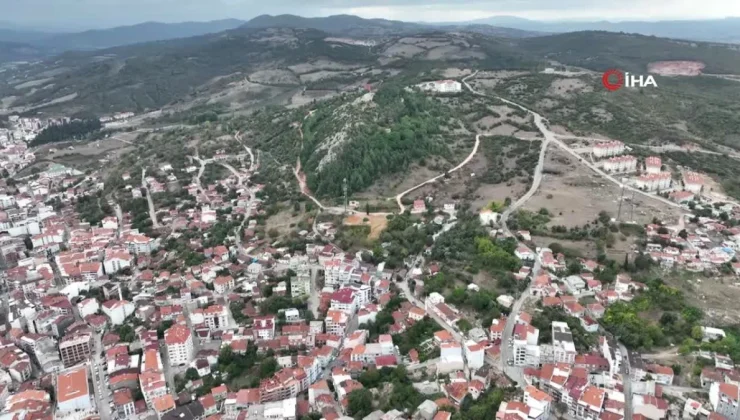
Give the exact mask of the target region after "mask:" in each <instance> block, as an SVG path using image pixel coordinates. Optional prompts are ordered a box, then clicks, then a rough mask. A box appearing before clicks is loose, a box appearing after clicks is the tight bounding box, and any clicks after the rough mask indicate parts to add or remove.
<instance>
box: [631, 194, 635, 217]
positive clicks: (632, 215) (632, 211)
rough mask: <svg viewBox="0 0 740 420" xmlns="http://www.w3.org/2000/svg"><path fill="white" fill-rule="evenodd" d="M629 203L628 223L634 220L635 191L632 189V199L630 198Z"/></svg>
mask: <svg viewBox="0 0 740 420" xmlns="http://www.w3.org/2000/svg"><path fill="white" fill-rule="evenodd" d="M630 204H631V205H632V207H630V223H631V222H632V221H634V220H635V218H634V215H635V192H634V191H632V199H631V200H630Z"/></svg>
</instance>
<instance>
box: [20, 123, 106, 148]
mask: <svg viewBox="0 0 740 420" xmlns="http://www.w3.org/2000/svg"><path fill="white" fill-rule="evenodd" d="M101 127H102V126H101V124H100V120H99V119H97V118H91V119H85V120H72V121H69V122H65V123H62V124H54V125H50V126H48V127H46V128H45V129H43V130H42V131H41V132H40V133H39V134H38V135H37V136H36V138H35V139H33V140H32V141H31V143H29V144H30V145H31V146H38V145H41V144H46V143H57V142H60V141H67V140H79V139H82V138H84V137H85V136H87V135H88V134H90V133H93V132H95V131H98V130H100V128H101Z"/></svg>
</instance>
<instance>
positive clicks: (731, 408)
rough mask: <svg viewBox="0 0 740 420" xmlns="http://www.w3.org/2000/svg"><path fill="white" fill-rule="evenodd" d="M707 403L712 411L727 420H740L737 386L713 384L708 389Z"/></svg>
mask: <svg viewBox="0 0 740 420" xmlns="http://www.w3.org/2000/svg"><path fill="white" fill-rule="evenodd" d="M709 402H710V403H711V404H712V407H713V408H714V411H716V412H717V413H719V414H721V415H723V416H725V417H726V418H728V419H733V420H737V419H740V389H738V386H737V385H734V384H729V383H724V382H714V383H712V385H711V386H710V387H709Z"/></svg>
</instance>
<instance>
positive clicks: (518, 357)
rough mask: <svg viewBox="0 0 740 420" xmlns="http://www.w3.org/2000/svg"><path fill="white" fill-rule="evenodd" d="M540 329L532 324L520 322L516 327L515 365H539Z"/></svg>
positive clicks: (514, 335) (514, 336) (514, 337)
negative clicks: (538, 342)
mask: <svg viewBox="0 0 740 420" xmlns="http://www.w3.org/2000/svg"><path fill="white" fill-rule="evenodd" d="M539 337H540V331H539V330H538V329H537V328H535V327H533V326H531V325H524V324H518V325H516V326H515V327H514V334H513V337H512V338H513V339H514V343H513V344H514V346H513V348H514V365H515V366H537V365H539V363H540V347H539V346H538V345H537V341H538V340H539Z"/></svg>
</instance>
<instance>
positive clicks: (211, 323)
mask: <svg viewBox="0 0 740 420" xmlns="http://www.w3.org/2000/svg"><path fill="white" fill-rule="evenodd" d="M203 319H204V321H205V323H206V326H207V327H208V328H209V329H210V330H211V331H215V330H224V329H226V328H228V326H229V313H228V311H227V309H226V308H225V307H224V306H222V305H211V306H209V307H207V308H205V309H204V310H203Z"/></svg>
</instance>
